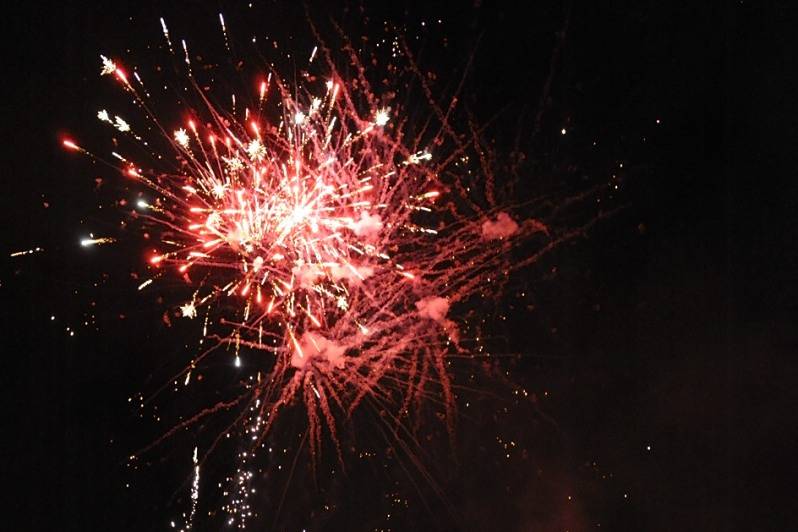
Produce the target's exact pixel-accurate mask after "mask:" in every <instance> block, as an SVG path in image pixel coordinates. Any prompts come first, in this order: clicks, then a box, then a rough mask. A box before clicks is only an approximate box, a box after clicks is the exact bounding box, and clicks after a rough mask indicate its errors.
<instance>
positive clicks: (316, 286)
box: [30, 17, 549, 521]
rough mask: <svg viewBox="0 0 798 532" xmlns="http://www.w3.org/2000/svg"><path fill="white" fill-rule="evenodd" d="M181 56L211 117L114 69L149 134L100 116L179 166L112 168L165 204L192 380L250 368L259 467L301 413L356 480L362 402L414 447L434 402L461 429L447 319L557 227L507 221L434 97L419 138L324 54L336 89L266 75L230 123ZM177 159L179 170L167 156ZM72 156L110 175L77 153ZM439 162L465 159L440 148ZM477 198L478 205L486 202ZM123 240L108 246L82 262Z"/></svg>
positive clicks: (247, 422)
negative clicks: (346, 436) (186, 292)
mask: <svg viewBox="0 0 798 532" xmlns="http://www.w3.org/2000/svg"><path fill="white" fill-rule="evenodd" d="M220 20H221V23H222V27H223V29H225V43H227V33H226V28H225V26H224V19H223V18H221V17H220ZM161 24H162V27H163V33H164V36H165V38H166V40H167V43H168V47H169V50H170V51H171V52H172V54H174V49H173V46H172V42H171V39H170V37H169V32H168V30H167V27H166V24H165V22H164V21H163V20H161ZM182 47H183V49H184V51H185V62H186V64H187V72H188V79H189V80H190V81H191V83H192V85H193V86H194V87H195V89H196V93H197V95H198V97H199V98H200V99H201V100H202V102H203V103H204V106H203V107H201V108H199V109H187V110H186V111H187V113H188V114H189V115H190V116H192V118H191V119H189V120H187V121H186V122H185V123H183V124H175V125H172V126H171V127H170V126H169V125H167V124H164V123H162V121H161V120H160V119H159V118H158V117H157V116H156V114H155V113H154V112H153V111H152V109H153V107H154V106H153V105H152V103H151V101H150V96H149V93H148V92H147V90H146V89H145V87H144V84H143V82H142V80H141V78H140V77H139V75H138V73H136V74H135V75H134V76H133V78H132V79H131V78H130V77H129V76H128V75H127V73H126V71H125V70H124V68H123V67H122V66H120V65H119V64H118V62H117V61H114V60H112V59H109V58H107V57H102V69H101V73H102V74H103V75H107V76H109V77H113V78H115V79H116V81H117V82H118V84H119V85H120V86H121V88H122V89H123V90H124V91H125V93H126V94H127V95H128V96H129V97H130V98H131V99H132V101H133V102H134V103H135V105H136V106H137V107H138V108H139V109H140V110H141V115H142V116H141V117H140V118H141V122H140V123H138V122H137V121H136V120H131V121H128V120H126V119H124V118H122V117H120V116H116V115H114V114H113V113H109V112H108V111H106V110H100V111H99V112H98V115H97V116H98V119H99V120H100V121H101V122H103V123H105V124H106V125H107V126H109V127H112V128H114V129H115V130H116V131H117V132H119V133H120V134H122V135H123V136H124V138H125V139H126V142H127V141H129V142H130V143H131V145H134V144H135V145H138V146H139V147H143V148H144V151H145V152H149V155H151V156H152V158H153V159H154V160H157V161H169V160H171V161H175V164H174V165H173V167H172V168H170V169H169V170H168V171H166V170H164V169H163V168H147V167H146V166H145V165H140V164H139V163H137V162H136V160H135V158H134V157H133V156H128V155H126V154H124V153H120V152H121V151H122V150H123V148H116V149H117V150H118V151H114V152H113V153H112V155H113V157H114V158H115V159H116V162H114V163H112V164H113V165H114V166H115V167H116V168H118V169H119V170H120V172H121V173H122V174H123V175H124V176H125V178H126V179H131V180H133V182H134V183H138V184H140V185H141V186H142V187H141V188H142V189H148V190H149V192H148V194H149V195H150V196H151V197H152V198H153V199H150V200H145V199H139V200H138V201H137V203H136V206H137V207H138V210H139V212H140V213H143V214H139V215H138V216H139V217H140V218H142V219H143V220H144V223H146V224H148V227H155V228H158V230H157V238H156V239H155V241H156V248H155V249H154V250H152V252H151V254H150V255H149V256H148V257H147V260H148V261H149V264H148V269H149V271H150V272H151V275H150V276H149V278H147V279H146V280H144V281H143V282H142V283H141V284H140V285H139V290H143V289H145V288H147V287H149V286H151V285H152V284H153V283H154V282H157V281H158V280H160V279H163V278H167V277H171V278H175V279H182V281H183V282H185V284H186V286H188V287H190V291H191V293H192V297H191V298H190V299H189V300H185V301H175V302H174V303H173V305H174V309H179V313H180V314H181V315H182V316H183V317H185V318H187V319H193V318H197V319H198V321H200V322H201V323H202V335H203V339H202V343H204V347H203V350H202V351H201V352H200V353H198V354H197V355H196V356H195V357H193V359H192V360H191V362H190V364H187V365H186V367H185V369H184V371H183V372H182V373H181V374H180V375H178V376H177V379H179V380H180V381H181V382H183V383H184V384H185V385H189V383H190V382H191V374H192V371H194V370H196V368H197V367H198V366H199V365H200V364H201V363H202V361H203V359H205V358H206V357H208V356H210V355H211V354H213V353H221V354H222V356H229V357H230V362H231V364H233V365H235V366H237V367H242V368H244V369H246V368H247V367H248V368H251V371H250V374H249V376H248V378H247V379H245V380H244V381H243V382H244V383H245V386H244V388H245V391H244V393H243V394H241V395H240V396H239V397H238V398H237V399H235V400H233V401H231V402H229V403H225V404H224V405H222V406H223V407H224V408H226V409H229V408H232V407H237V408H238V409H239V411H240V412H241V414H240V416H239V417H238V418H237V423H239V425H240V428H241V429H242V432H243V433H245V434H246V435H247V436H249V438H248V439H251V440H252V449H253V450H254V449H257V448H258V446H259V445H261V444H262V442H263V439H264V437H265V436H266V435H267V434H269V432H270V431H271V430H272V429H273V427H274V425H275V423H276V421H277V420H278V418H279V416H278V414H279V413H280V412H281V411H282V410H283V409H285V408H287V407H289V406H291V405H298V404H299V405H303V407H304V410H305V411H306V413H307V419H308V425H307V442H308V445H309V447H310V451H311V453H313V454H314V455H315V454H316V453H318V452H319V451H320V449H321V448H322V445H323V442H324V441H330V442H332V448H333V449H334V450H335V453H336V454H337V456H338V459H339V460H340V461H341V463H343V461H344V460H343V455H342V451H341V445H340V438H339V430H340V424H341V423H342V422H343V421H344V420H346V419H347V418H349V417H350V416H351V415H352V413H353V412H354V411H355V410H356V409H358V408H359V407H361V406H363V405H369V406H370V407H373V408H376V409H379V410H380V411H384V412H387V417H384V418H383V419H384V422H385V424H386V427H385V428H386V429H387V430H388V431H390V432H391V433H392V434H394V435H395V436H396V437H401V434H402V430H403V429H400V428H398V427H400V426H403V424H404V423H405V420H407V419H413V418H414V417H415V416H414V412H418V411H419V410H420V409H421V407H422V406H423V405H424V404H425V403H427V402H431V403H432V404H434V405H435V407H436V408H440V409H441V410H442V411H443V418H444V419H445V422H446V425H447V429H448V430H449V431H450V432H451V431H453V422H454V416H455V404H456V395H455V393H454V391H453V386H452V380H451V376H450V369H449V366H450V363H451V357H452V356H454V355H457V354H463V353H468V349H467V348H466V347H465V346H464V345H463V342H462V341H461V338H460V336H461V333H460V327H459V324H458V322H457V321H456V320H455V319H453V318H452V317H451V316H453V315H455V313H454V312H450V310H451V309H452V308H453V306H456V305H460V304H463V305H465V304H467V303H468V302H471V301H473V300H475V299H479V298H482V297H490V296H491V294H493V293H495V292H496V291H497V290H499V289H500V287H501V284H502V282H503V281H504V280H506V278H507V276H508V275H509V273H510V271H511V270H513V269H515V268H520V267H523V266H524V265H526V264H529V263H530V262H532V261H533V260H534V258H535V257H524V258H521V259H516V260H513V259H512V258H511V255H512V253H511V251H512V249H513V248H514V247H517V246H518V245H520V243H521V242H524V241H528V240H529V237H530V236H531V235H534V234H539V235H545V236H544V238H549V236H548V228H547V227H546V226H545V225H543V224H542V223H541V222H539V221H537V220H533V219H527V220H525V221H522V220H518V216H517V213H515V214H514V213H513V212H512V210H511V209H509V208H508V207H506V206H502V205H500V204H499V203H498V200H497V199H496V194H495V191H494V190H493V187H494V183H493V178H492V176H491V175H488V174H487V170H486V169H485V168H483V170H485V172H483V173H479V172H477V174H479V175H477V176H475V175H473V173H472V172H471V171H470V170H469V171H465V169H466V168H467V167H469V164H468V163H469V150H470V149H471V148H473V145H472V144H470V143H468V142H464V141H463V140H462V138H461V136H459V135H457V134H455V133H454V132H453V131H452V130H451V126H450V125H449V124H448V121H447V114H448V113H447V111H446V110H445V109H441V108H440V107H438V106H437V104H435V103H434V102H433V101H432V99H430V102H429V105H430V106H432V108H433V111H434V112H433V113H431V116H433V117H436V118H435V119H436V120H437V125H435V126H433V125H431V124H428V125H427V126H425V128H424V129H422V133H421V134H416V135H415V136H414V137H413V138H412V139H408V138H405V135H404V131H405V128H406V125H407V124H406V122H407V120H406V119H405V118H403V117H402V115H401V106H399V105H397V104H393V105H394V108H392V107H391V106H390V105H385V104H383V103H382V100H381V99H380V98H379V97H378V96H377V95H375V93H374V92H373V91H372V90H371V89H370V88H369V84H368V82H367V81H366V80H365V78H363V77H362V74H361V75H359V76H358V75H356V80H355V81H356V83H352V80H348V79H345V78H344V77H343V76H341V75H340V74H339V73H338V71H337V70H336V68H335V65H334V61H333V60H332V58H331V57H330V52H329V50H328V49H326V48H325V47H323V46H322V48H320V49H314V50H313V53H312V54H311V56H310V57H311V61H313V59H314V58H315V57H316V56H317V51H318V52H319V53H318V55H319V57H321V58H323V59H326V63H325V64H326V68H325V67H322V69H321V70H323V71H324V72H325V75H324V76H323V78H322V79H320V80H318V81H317V82H313V81H309V82H308V84H307V87H305V88H295V87H293V88H290V89H289V86H288V85H287V84H286V83H285V81H283V80H282V79H281V78H280V76H279V75H273V74H274V73H272V74H268V75H266V76H264V78H263V80H262V81H259V82H257V85H256V87H257V90H256V92H255V93H256V95H257V98H256V101H254V102H252V105H251V107H249V108H246V109H244V110H243V113H242V112H236V111H231V112H227V111H224V110H222V109H220V108H219V107H218V106H217V105H215V104H213V103H212V102H211V101H210V100H209V99H208V98H206V96H205V95H204V93H203V91H202V90H200V88H199V86H198V85H197V83H196V82H195V81H194V77H193V73H192V72H191V64H190V60H189V54H188V50H187V48H186V44H185V41H183V42H182ZM228 47H229V45H228ZM356 60H357V58H356V57H354V56H353V61H356ZM314 79H315V78H314ZM425 89H426V86H425ZM416 130H418V129H416ZM145 131H146V132H150V131H156V132H157V134H158V135H157V136H158V140H155V139H149V140H147V134H145ZM424 131H426V132H424ZM167 144H168V146H169V150H170V151H171V153H161V152H157V151H155V150H156V148H155V146H158V145H164V146H165V145H167ZM63 145H64V147H65V148H67V149H69V150H73V151H76V152H80V153H82V154H85V155H87V156H88V157H90V158H92V159H93V160H98V161H101V160H102V159H101V158H100V157H99V156H97V155H95V154H94V153H92V152H90V151H89V150H87V149H86V148H84V147H82V146H80V145H79V144H78V143H77V142H76V141H73V140H69V139H68V140H64V141H63ZM121 145H122V146H124V144H121ZM439 145H445V146H451V149H449V152H448V153H435V150H433V149H431V148H430V146H439ZM477 189H478V190H480V191H482V194H481V196H482V198H483V199H482V201H475V200H474V199H473V198H474V196H475V192H476V190H477ZM517 220H518V221H517ZM112 242H114V238H111V237H94V236H93V235H92V236H91V237H90V238H86V239H85V240H83V241H81V245H83V246H91V245H99V244H109V243H112ZM34 251H37V250H34ZM34 251H30V253H32V252H34ZM214 410H216V409H213V408H211V409H207V410H204V411H203V412H202V413H201V414H198V415H197V416H194V417H192V418H191V419H189V420H187V421H184V422H183V423H181V424H180V425H178V426H177V427H175V428H174V429H173V430H172V431H170V432H171V433H174V432H175V431H176V430H178V429H180V428H183V427H185V426H186V425H187V424H189V423H193V422H196V421H197V420H198V419H199V418H200V417H202V416H204V415H206V414H208V413H210V412H212V411H214ZM325 434H326V436H325ZM207 452H210V449H208V450H207ZM201 454H206V455H207V453H201ZM193 462H194V468H195V480H194V483H193V486H192V511H191V518H193V514H194V511H195V509H196V499H197V490H198V482H199V472H200V464H201V463H202V457H200V458H199V459H198V458H197V451H196V449H195V451H194V457H193ZM242 478H243V477H242ZM242 482H243V481H242ZM231 512H232V511H231ZM233 513H234V512H233ZM239 517H240V518H241V519H243V517H241V516H237V517H236V518H237V519H238V518H239ZM191 518H190V519H189V521H190V520H191Z"/></svg>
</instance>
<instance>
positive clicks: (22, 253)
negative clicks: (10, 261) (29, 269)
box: [9, 247, 44, 257]
mask: <svg viewBox="0 0 798 532" xmlns="http://www.w3.org/2000/svg"><path fill="white" fill-rule="evenodd" d="M42 251H44V248H40V247H35V248H31V249H26V250H25V251H15V252H13V253H11V254H10V255H9V257H23V256H25V255H33V254H34V253H41V252H42Z"/></svg>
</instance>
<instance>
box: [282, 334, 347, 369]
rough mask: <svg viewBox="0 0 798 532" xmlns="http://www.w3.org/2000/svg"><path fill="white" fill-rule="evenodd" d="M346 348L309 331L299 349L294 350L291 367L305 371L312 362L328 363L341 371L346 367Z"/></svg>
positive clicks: (300, 342)
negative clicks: (306, 365)
mask: <svg viewBox="0 0 798 532" xmlns="http://www.w3.org/2000/svg"><path fill="white" fill-rule="evenodd" d="M345 352H346V346H343V345H339V344H337V343H335V342H334V341H332V340H328V339H327V338H325V337H324V336H322V335H320V334H317V333H314V332H311V331H308V332H306V333H305V334H303V335H302V338H301V339H300V340H299V342H298V348H295V349H294V354H293V355H292V356H291V365H292V366H294V367H295V368H298V369H304V367H305V364H307V363H308V362H309V361H310V360H315V361H326V362H327V363H328V364H329V365H331V366H333V367H335V368H338V369H341V368H343V367H344V362H346V357H344V353H345Z"/></svg>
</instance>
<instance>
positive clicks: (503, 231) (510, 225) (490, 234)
mask: <svg viewBox="0 0 798 532" xmlns="http://www.w3.org/2000/svg"><path fill="white" fill-rule="evenodd" d="M516 231H518V224H517V223H515V220H513V219H512V218H510V215H509V214H507V213H506V212H500V213H499V214H497V215H496V221H495V222H494V221H493V220H485V221H484V222H483V223H482V236H483V237H484V238H486V239H488V240H496V239H500V238H507V237H508V236H510V235H512V234H513V233H515V232H516Z"/></svg>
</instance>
